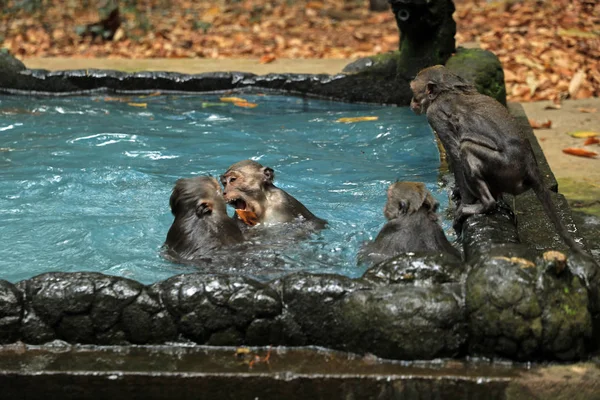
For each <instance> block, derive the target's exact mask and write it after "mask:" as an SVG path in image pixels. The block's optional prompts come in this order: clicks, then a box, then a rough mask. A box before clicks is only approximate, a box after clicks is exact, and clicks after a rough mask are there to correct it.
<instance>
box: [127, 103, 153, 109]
mask: <svg viewBox="0 0 600 400" xmlns="http://www.w3.org/2000/svg"><path fill="white" fill-rule="evenodd" d="M127 105H128V106H131V107H140V108H146V107H147V106H148V104H147V103H127Z"/></svg>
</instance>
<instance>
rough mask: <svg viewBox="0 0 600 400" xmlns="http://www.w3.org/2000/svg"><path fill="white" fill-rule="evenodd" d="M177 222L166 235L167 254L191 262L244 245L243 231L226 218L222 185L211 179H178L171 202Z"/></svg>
mask: <svg viewBox="0 0 600 400" xmlns="http://www.w3.org/2000/svg"><path fill="white" fill-rule="evenodd" d="M169 204H170V206H171V212H172V213H173V215H174V216H175V220H174V221H173V224H172V225H171V228H170V229H169V232H168V233H167V239H166V241H165V244H164V250H165V252H164V254H165V256H166V257H167V258H169V259H171V260H174V261H183V262H190V261H193V260H194V259H201V258H203V257H206V256H208V255H210V253H211V252H213V251H214V250H218V249H220V248H223V247H226V246H232V245H236V244H239V243H242V241H243V240H244V238H243V236H242V231H241V230H240V228H239V227H238V225H237V223H236V222H235V221H234V220H233V219H232V218H230V217H229V216H228V215H227V206H226V204H225V200H224V199H223V196H222V191H221V186H220V185H219V182H218V181H217V180H216V179H215V178H212V177H208V176H198V177H195V178H186V179H179V180H177V182H176V183H175V187H174V188H173V192H172V194H171V198H170V200H169Z"/></svg>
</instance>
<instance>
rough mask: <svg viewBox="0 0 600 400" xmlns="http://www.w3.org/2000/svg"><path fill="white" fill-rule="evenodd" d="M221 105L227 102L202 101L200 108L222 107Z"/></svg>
mask: <svg viewBox="0 0 600 400" xmlns="http://www.w3.org/2000/svg"><path fill="white" fill-rule="evenodd" d="M223 106H227V104H226V103H211V102H203V103H202V108H208V107H223Z"/></svg>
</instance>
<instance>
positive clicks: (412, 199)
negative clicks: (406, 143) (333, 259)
mask: <svg viewBox="0 0 600 400" xmlns="http://www.w3.org/2000/svg"><path fill="white" fill-rule="evenodd" d="M438 207H439V203H438V202H437V201H436V200H435V199H434V198H433V196H432V195H431V192H429V190H427V188H426V187H425V185H424V184H423V183H421V182H395V183H392V184H391V185H390V186H389V188H388V190H387V202H386V204H385V207H384V209H383V215H384V216H385V218H386V219H387V222H386V224H385V225H384V226H383V228H381V230H380V231H379V234H378V235H377V237H376V238H375V240H374V241H373V242H370V243H367V244H365V245H363V247H362V248H361V249H360V250H359V254H358V260H359V263H362V262H363V261H365V260H367V259H368V260H370V261H371V262H376V261H382V260H385V259H388V258H391V257H393V256H396V255H399V254H402V253H406V252H422V253H446V254H449V255H451V256H453V257H456V258H457V259H459V260H460V259H461V255H460V252H459V251H458V250H457V249H455V248H454V247H453V246H452V245H451V244H450V242H449V241H448V239H447V238H446V235H444V231H443V230H442V228H441V226H440V225H439V223H438V217H437V214H436V212H437V209H438Z"/></svg>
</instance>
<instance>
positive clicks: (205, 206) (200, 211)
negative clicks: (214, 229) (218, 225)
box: [196, 201, 213, 218]
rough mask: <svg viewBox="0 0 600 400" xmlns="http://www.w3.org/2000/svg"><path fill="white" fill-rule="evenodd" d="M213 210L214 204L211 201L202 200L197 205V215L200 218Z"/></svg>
mask: <svg viewBox="0 0 600 400" xmlns="http://www.w3.org/2000/svg"><path fill="white" fill-rule="evenodd" d="M212 210H213V205H212V203H211V202H208V201H202V202H200V203H199V204H198V205H197V206H196V215H197V216H198V218H203V217H204V216H206V215H210V214H211V213H212Z"/></svg>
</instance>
